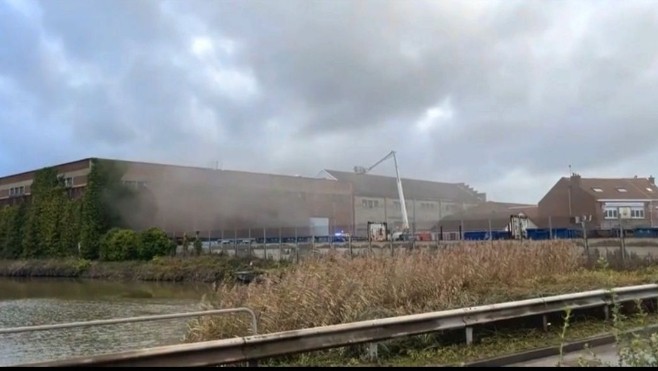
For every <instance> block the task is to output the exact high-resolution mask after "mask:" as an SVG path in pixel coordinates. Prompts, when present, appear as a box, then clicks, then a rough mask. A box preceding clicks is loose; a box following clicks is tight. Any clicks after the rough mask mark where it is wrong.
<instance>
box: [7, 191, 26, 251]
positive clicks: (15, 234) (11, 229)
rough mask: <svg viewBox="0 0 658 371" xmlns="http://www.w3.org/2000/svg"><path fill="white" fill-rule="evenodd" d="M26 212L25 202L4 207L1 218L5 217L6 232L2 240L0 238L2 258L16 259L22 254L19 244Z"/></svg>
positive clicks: (21, 239) (20, 244)
mask: <svg viewBox="0 0 658 371" xmlns="http://www.w3.org/2000/svg"><path fill="white" fill-rule="evenodd" d="M26 213H27V204H25V203H21V204H19V205H18V206H11V207H8V208H5V210H4V212H3V214H4V216H3V219H5V222H4V223H5V228H6V234H5V236H4V241H1V240H0V252H1V253H2V257H3V258H6V259H16V258H19V257H20V256H21V255H22V252H23V250H22V247H21V246H22V241H23V228H24V225H25V217H26ZM3 242H4V243H3Z"/></svg>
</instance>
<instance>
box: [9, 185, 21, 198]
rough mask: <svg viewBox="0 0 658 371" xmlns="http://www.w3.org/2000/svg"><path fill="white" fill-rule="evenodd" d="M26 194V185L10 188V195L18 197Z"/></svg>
mask: <svg viewBox="0 0 658 371" xmlns="http://www.w3.org/2000/svg"><path fill="white" fill-rule="evenodd" d="M23 194H25V186H19V187H11V188H9V196H10V197H16V196H20V195H23Z"/></svg>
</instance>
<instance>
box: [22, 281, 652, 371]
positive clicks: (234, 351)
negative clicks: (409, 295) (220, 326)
mask: <svg viewBox="0 0 658 371" xmlns="http://www.w3.org/2000/svg"><path fill="white" fill-rule="evenodd" d="M656 298H658V285H655V284H649V285H641V286H630V287H620V288H614V289H610V290H593V291H586V292H580V293H573V294H566V295H556V296H549V297H544V298H535V299H528V300H521V301H514V302H507V303H499V304H492V305H483V306H478V307H470V308H461V309H453V310H446V311H440V312H431V313H423V314H413V315H407V316H400V317H391V318H383V319H375V320H368V321H361V322H354V323H345V324H338V325H330V326H323V327H316V328H306V329H298V330H292V331H285V332H277V333H270V334H264V335H258V336H247V337H243V338H232V339H222V340H213V341H206V342H200V343H191V344H181V345H172V346H165V347H158V348H151V349H142V350H135V351H131V352H123V353H117V354H109V355H102V356H91V357H81V358H76V359H70V360H63V361H53V362H42V363H37V364H28V365H23V366H42V367H70V366H92V367H93V366H152V367H158V366H169V367H175V366H178V367H192V366H197V367H198V366H214V365H218V364H227V363H236V362H244V361H253V360H258V359H263V358H268V357H275V356H281V355H287V354H294V353H300V352H309V351H316V350H322V349H329V348H337V347H342V346H348V345H353V344H359V343H374V342H378V341H383V340H388V339H393V338H399V337H405V336H413V335H419V334H424V333H431V332H435V331H443V330H455V329H465V331H466V341H467V343H470V342H472V341H473V328H474V327H475V326H478V325H482V324H487V323H493V322H497V321H502V320H509V319H518V318H524V317H529V316H538V315H539V316H543V317H544V320H543V324H544V326H546V324H547V320H546V318H547V317H546V316H547V315H548V314H552V313H559V312H562V311H564V310H565V309H567V308H570V309H572V310H575V309H587V308H603V310H604V313H605V314H606V319H608V318H609V315H610V307H611V306H612V305H614V304H615V303H623V302H636V301H642V300H656Z"/></svg>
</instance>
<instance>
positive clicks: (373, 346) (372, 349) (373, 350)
mask: <svg viewBox="0 0 658 371" xmlns="http://www.w3.org/2000/svg"><path fill="white" fill-rule="evenodd" d="M377 349H378V346H377V343H368V358H369V359H370V360H371V361H376V360H377V358H378V356H377Z"/></svg>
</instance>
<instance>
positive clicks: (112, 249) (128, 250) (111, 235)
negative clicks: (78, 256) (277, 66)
mask: <svg viewBox="0 0 658 371" xmlns="http://www.w3.org/2000/svg"><path fill="white" fill-rule="evenodd" d="M99 245H100V258H101V260H106V261H124V260H134V259H137V258H138V252H139V251H140V250H141V249H142V248H141V246H140V245H141V241H140V238H139V235H138V234H137V233H136V232H135V231H133V230H130V229H120V228H112V229H111V230H110V231H109V232H107V233H106V234H105V235H104V236H103V237H102V238H101V240H100V242H99Z"/></svg>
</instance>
